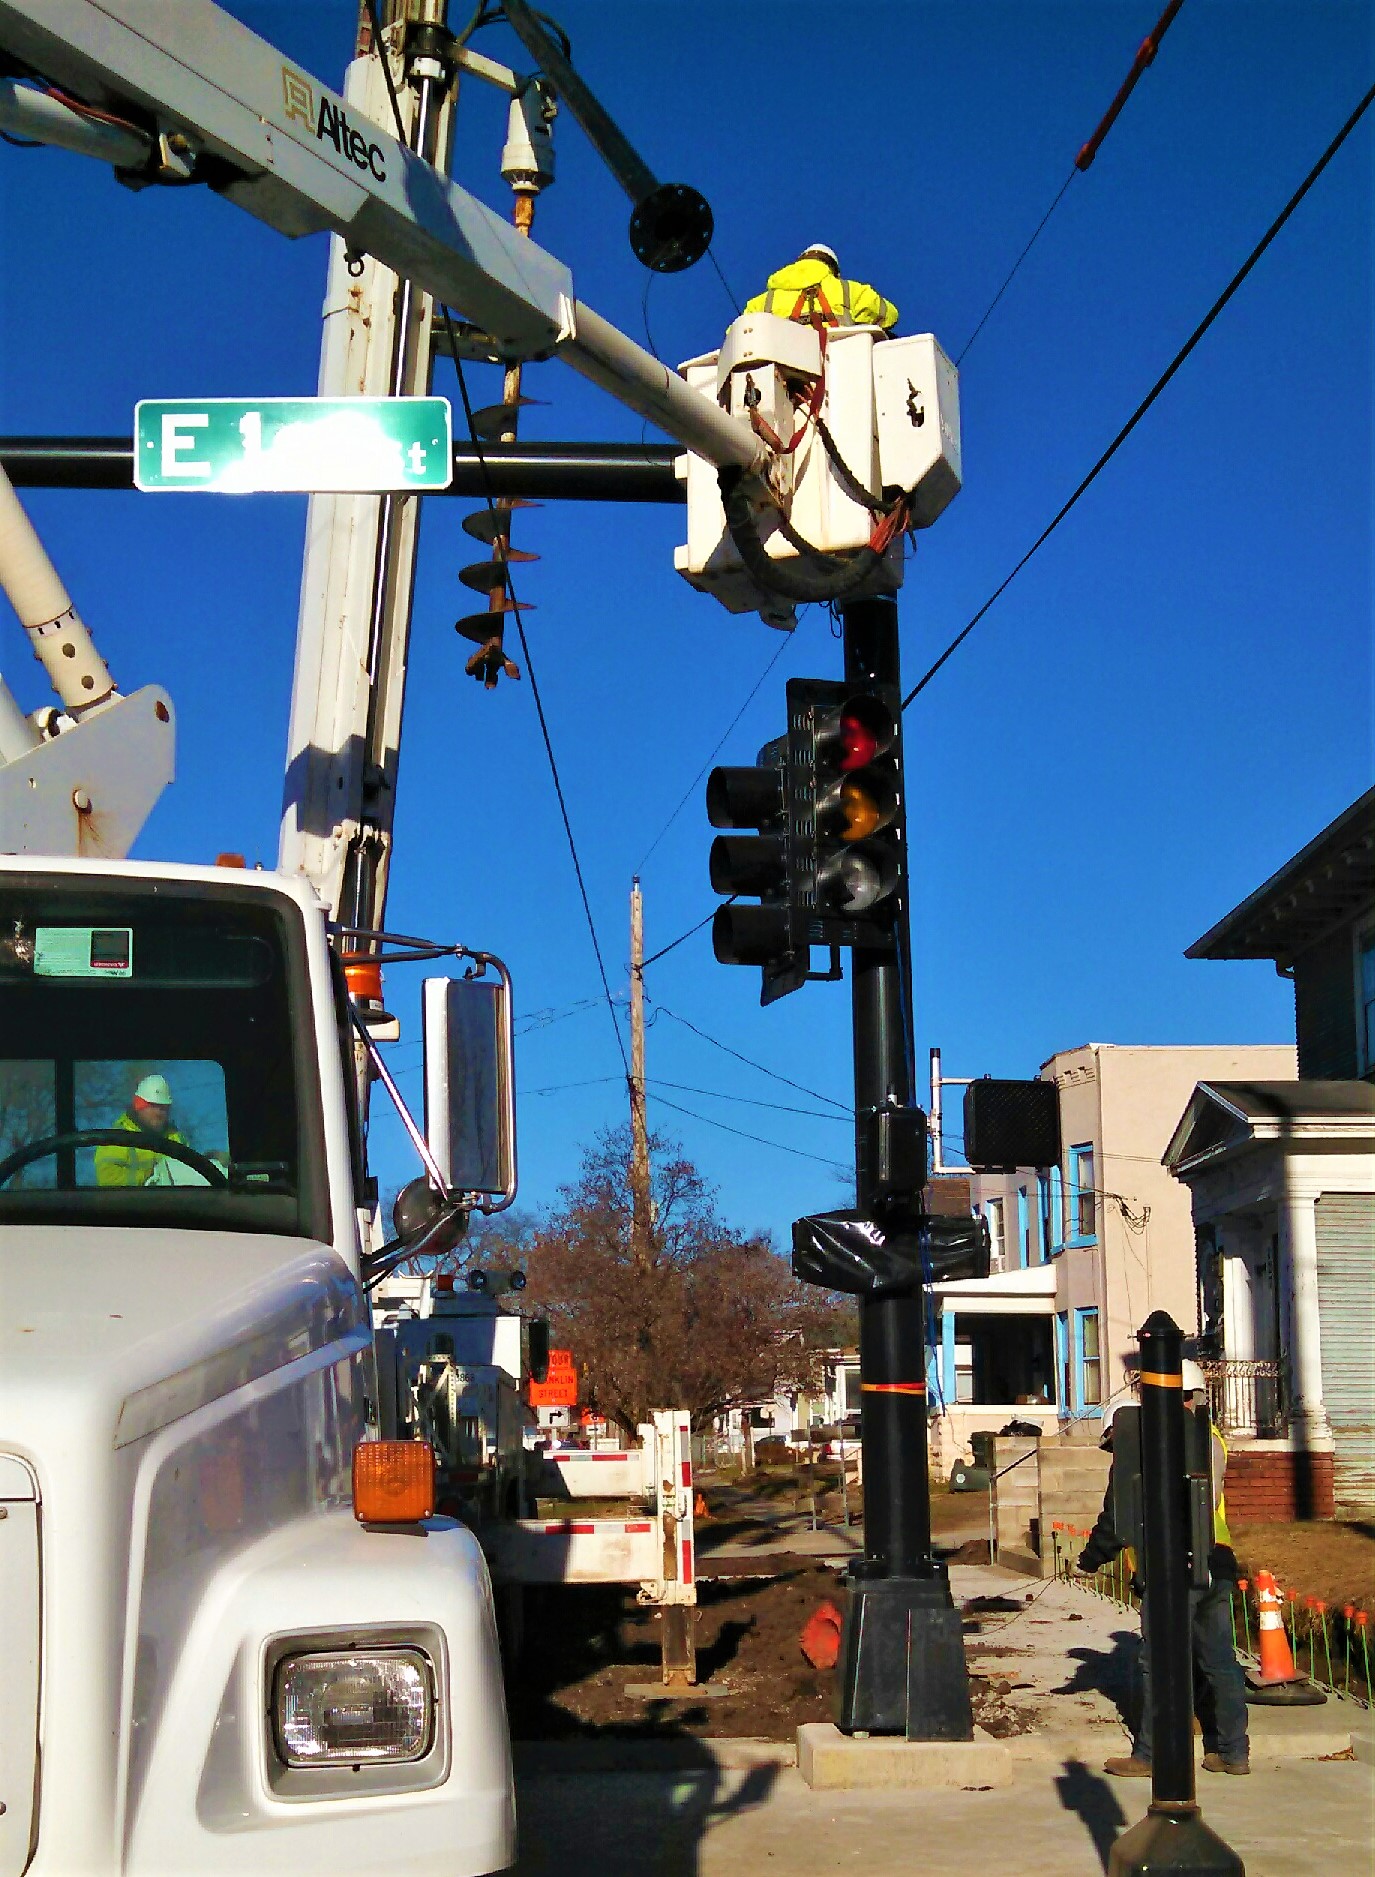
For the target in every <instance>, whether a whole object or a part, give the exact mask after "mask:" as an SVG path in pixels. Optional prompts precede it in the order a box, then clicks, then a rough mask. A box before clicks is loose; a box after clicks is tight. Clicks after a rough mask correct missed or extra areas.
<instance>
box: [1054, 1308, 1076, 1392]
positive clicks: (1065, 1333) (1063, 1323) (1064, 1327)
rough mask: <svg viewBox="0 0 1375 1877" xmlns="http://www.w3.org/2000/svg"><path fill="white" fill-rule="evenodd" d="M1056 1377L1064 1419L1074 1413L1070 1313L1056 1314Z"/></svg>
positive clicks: (1057, 1312) (1064, 1311)
mask: <svg viewBox="0 0 1375 1877" xmlns="http://www.w3.org/2000/svg"><path fill="white" fill-rule="evenodd" d="M1055 1375H1056V1380H1057V1382H1058V1384H1059V1386H1058V1389H1057V1393H1056V1401H1057V1404H1058V1406H1059V1409H1060V1415H1061V1418H1062V1419H1063V1418H1064V1417H1065V1416H1066V1415H1069V1414H1072V1413H1073V1411H1074V1386H1073V1371H1072V1369H1071V1367H1070V1359H1069V1312H1068V1311H1067V1310H1057V1311H1056V1313H1055Z"/></svg>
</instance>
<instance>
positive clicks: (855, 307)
mask: <svg viewBox="0 0 1375 1877" xmlns="http://www.w3.org/2000/svg"><path fill="white" fill-rule="evenodd" d="M745 311H746V312H747V313H777V314H778V315H779V316H780V318H782V319H796V320H800V321H801V322H802V323H803V324H804V325H810V324H812V323H813V321H815V320H820V321H821V322H822V324H823V325H827V326H882V327H883V329H884V331H885V332H886V331H887V330H888V328H889V327H890V326H896V325H897V323H898V309H897V308H896V307H895V306H894V305H893V302H892V301H891V300H885V299H884V297H883V295H882V294H881V293H877V292H875V290H874V288H872V287H868V286H866V285H865V284H864V282H863V281H862V280H842V279H841V277H840V275H839V274H836V273H833V272H832V271H831V269H830V268H829V267H828V266H827V265H826V263H825V261H816V260H804V261H793V262H792V263H791V264H790V265H789V266H787V267H780V268H779V269H778V272H777V273H775V274H770V275H769V281H768V286H767V288H766V289H765V291H764V292H763V293H757V294H756V295H755V296H754V298H753V299H752V300H747V301H746V302H745Z"/></svg>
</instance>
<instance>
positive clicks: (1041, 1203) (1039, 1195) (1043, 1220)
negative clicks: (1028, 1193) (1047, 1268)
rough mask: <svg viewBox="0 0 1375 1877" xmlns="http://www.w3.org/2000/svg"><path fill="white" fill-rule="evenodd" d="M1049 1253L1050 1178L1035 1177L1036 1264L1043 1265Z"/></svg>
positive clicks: (1038, 1175) (1043, 1176) (1039, 1175)
mask: <svg viewBox="0 0 1375 1877" xmlns="http://www.w3.org/2000/svg"><path fill="white" fill-rule="evenodd" d="M1049 1252H1050V1178H1049V1176H1048V1175H1047V1174H1044V1173H1038V1174H1037V1175H1036V1262H1037V1264H1044V1263H1045V1261H1046V1258H1047V1256H1048V1255H1049Z"/></svg>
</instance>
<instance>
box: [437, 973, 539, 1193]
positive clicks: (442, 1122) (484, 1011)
mask: <svg viewBox="0 0 1375 1877" xmlns="http://www.w3.org/2000/svg"><path fill="white" fill-rule="evenodd" d="M492 962H493V963H495V960H493V961H492ZM497 972H498V976H497V977H496V978H495V979H492V978H486V977H483V978H426V979H425V985H424V996H423V1004H422V1011H423V1017H424V1038H425V1138H426V1141H427V1143H428V1145H429V1149H430V1152H431V1153H432V1154H433V1156H434V1159H435V1163H436V1165H437V1166H438V1168H439V1170H440V1172H441V1174H442V1175H443V1177H444V1182H445V1184H446V1186H447V1187H448V1188H449V1190H450V1191H451V1192H463V1193H482V1194H487V1195H491V1196H499V1197H500V1199H501V1202H502V1204H503V1205H509V1204H510V1203H511V1201H512V1200H513V1199H514V1198H515V1195H516V1074H515V1047H514V1042H513V1037H512V1017H511V980H510V978H509V977H508V976H507V973H506V970H505V967H504V966H500V965H498V966H497Z"/></svg>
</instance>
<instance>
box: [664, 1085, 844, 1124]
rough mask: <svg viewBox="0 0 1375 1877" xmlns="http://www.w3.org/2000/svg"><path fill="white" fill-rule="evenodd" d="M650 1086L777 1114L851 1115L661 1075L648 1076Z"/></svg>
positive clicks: (811, 1116)
mask: <svg viewBox="0 0 1375 1877" xmlns="http://www.w3.org/2000/svg"><path fill="white" fill-rule="evenodd" d="M645 1085H646V1087H648V1088H672V1089H677V1090H678V1091H679V1092H680V1093H681V1094H684V1095H708V1096H710V1098H711V1099H712V1100H713V1101H734V1102H740V1103H741V1104H742V1105H743V1106H745V1107H747V1108H768V1109H771V1110H772V1111H773V1112H774V1113H775V1114H800V1115H805V1116H807V1118H808V1119H809V1120H812V1121H839V1122H848V1121H849V1120H850V1119H851V1117H850V1116H849V1115H845V1114H827V1113H826V1111H825V1109H824V1108H794V1107H792V1106H791V1105H790V1104H789V1103H788V1102H782V1101H760V1100H759V1098H758V1096H756V1095H728V1094H727V1093H726V1091H725V1090H724V1089H720V1088H697V1087H695V1086H694V1085H693V1084H692V1083H691V1082H666V1081H664V1080H663V1078H662V1077H661V1076H654V1075H650V1076H646V1078H645Z"/></svg>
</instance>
